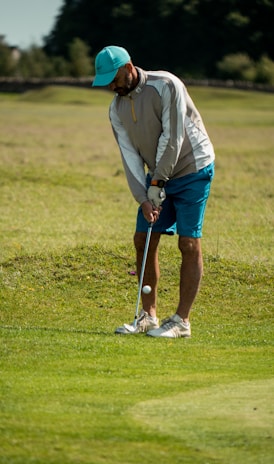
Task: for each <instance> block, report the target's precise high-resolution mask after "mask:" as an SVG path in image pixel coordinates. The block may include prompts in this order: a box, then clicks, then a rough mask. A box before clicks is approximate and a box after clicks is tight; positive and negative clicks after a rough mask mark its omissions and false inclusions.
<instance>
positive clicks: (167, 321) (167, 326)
mask: <svg viewBox="0 0 274 464" xmlns="http://www.w3.org/2000/svg"><path fill="white" fill-rule="evenodd" d="M175 325H177V322H175V321H173V319H172V318H171V317H168V318H167V319H164V320H163V322H162V324H161V326H162V327H163V326H165V329H171V328H172V327H174V326H175Z"/></svg>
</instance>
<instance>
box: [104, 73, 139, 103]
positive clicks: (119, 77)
mask: <svg viewBox="0 0 274 464" xmlns="http://www.w3.org/2000/svg"><path fill="white" fill-rule="evenodd" d="M132 81H133V76H132V73H131V72H129V71H128V69H127V67H126V66H123V67H122V68H120V69H119V70H118V72H117V74H116V76H115V78H114V79H113V81H112V82H111V83H110V84H109V85H108V87H109V89H110V90H112V91H113V92H115V93H118V95H120V96H121V97H124V96H125V95H128V94H129V93H130V92H131V90H133V88H134V87H133V85H132Z"/></svg>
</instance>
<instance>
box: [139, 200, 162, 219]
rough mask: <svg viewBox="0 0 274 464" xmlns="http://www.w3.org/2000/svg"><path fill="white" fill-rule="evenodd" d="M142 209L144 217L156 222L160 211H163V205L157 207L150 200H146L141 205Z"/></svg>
mask: <svg viewBox="0 0 274 464" xmlns="http://www.w3.org/2000/svg"><path fill="white" fill-rule="evenodd" d="M141 207H142V211H143V215H144V218H145V219H146V220H147V222H153V223H154V222H156V221H157V219H158V218H159V215H160V212H161V209H162V208H161V207H159V208H155V207H154V206H153V205H152V204H151V202H150V201H144V203H142V205H141Z"/></svg>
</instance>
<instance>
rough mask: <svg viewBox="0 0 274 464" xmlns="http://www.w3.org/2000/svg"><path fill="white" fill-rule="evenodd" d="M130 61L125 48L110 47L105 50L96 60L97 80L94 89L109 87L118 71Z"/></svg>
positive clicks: (93, 84) (93, 85) (94, 82)
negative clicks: (96, 87)
mask: <svg viewBox="0 0 274 464" xmlns="http://www.w3.org/2000/svg"><path fill="white" fill-rule="evenodd" d="M130 60H131V58H130V56H129V54H128V52H127V51H126V49H125V48H123V47H117V46H116V45H110V46H109V47H105V48H103V50H101V51H100V52H99V53H98V55H97V56H96V58H95V79H94V81H93V83H92V87H95V86H105V85H109V84H110V83H111V82H112V81H113V79H114V78H115V76H116V74H117V72H118V69H119V68H120V67H121V66H124V65H125V64H126V63H128V62H129V61H130Z"/></svg>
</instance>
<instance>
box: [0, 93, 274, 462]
mask: <svg viewBox="0 0 274 464" xmlns="http://www.w3.org/2000/svg"><path fill="white" fill-rule="evenodd" d="M189 90H190V93H191V95H193V97H194V99H195V101H196V102H197V104H198V106H199V109H200V110H201V113H202V115H203V117H204V119H205V122H206V126H207V128H208V131H209V133H210V135H211V137H212V140H213V142H214V146H215V148H216V155H217V159H216V178H215V180H214V183H213V186H212V193H211V197H210V200H209V203H208V209H207V215H206V222H205V228H204V238H203V249H204V268H205V269H204V278H203V282H202V286H201V290H200V293H199V295H198V298H197V300H196V302H195V307H194V309H193V312H192V331H193V337H192V338H191V339H189V340H181V339H179V340H157V339H150V338H148V337H146V336H132V337H121V336H116V335H114V333H113V331H114V329H115V327H116V326H118V325H120V324H122V323H123V322H125V321H128V322H129V321H130V320H131V319H132V317H133V313H134V309H135V302H136V297H137V280H136V277H134V276H132V275H130V273H129V272H130V271H131V270H133V269H135V256H134V248H133V243H132V235H133V232H134V227H135V210H136V205H135V202H134V200H132V198H131V196H130V194H129V192H128V187H127V184H126V181H125V178H124V175H123V171H122V166H121V161H120V156H119V152H118V149H117V147H116V145H115V141H114V139H113V135H112V132H111V129H110V127H109V123H108V117H107V112H108V103H109V102H110V99H111V95H110V94H109V93H105V92H100V91H93V90H90V91H89V90H83V89H77V90H75V89H69V88H46V89H43V90H41V91H39V92H29V93H26V94H24V95H19V96H14V95H0V105H1V106H0V195H1V202H0V292H1V294H0V297H1V301H0V305H1V306H0V336H1V342H0V373H1V374H0V450H1V452H0V463H1V464H2V463H8V464H10V463H11V464H21V463H22V464H23V463H24V464H26V463H37V464H38V463H39V464H51V463H56V464H57V463H58V464H59V463H68V464H69V463H71V464H72V463H73V464H74V463H76V462H77V463H86V464H101V463H106V464H107V463H109V462H111V461H112V462H119V463H125V464H131V463H132V464H135V463H136V464H139V463H140V462H145V463H155V462H158V463H161V464H165V463H171V462H176V463H191V464H193V463H195V464H206V463H209V464H213V463H214V464H216V463H220V464H224V463H225V464H226V463H228V464H238V463H239V464H241V463H242V462H246V463H248V464H249V463H254V464H270V463H272V461H273V453H274V444H273V437H274V420H273V416H274V410H273V404H274V402H273V351H274V350H273V339H274V337H273V335H274V334H273V193H274V192H273V173H274V168H273V155H272V154H273V148H274V133H273V124H274V110H273V108H274V96H273V95H269V94H263V93H262V94H261V93H255V92H241V91H233V90H229V91H227V90H221V89H205V88H190V89H189ZM160 260H161V281H160V289H159V316H160V318H164V317H166V316H167V315H170V314H171V312H173V311H174V309H175V307H176V302H177V296H178V278H179V266H180V257H179V253H178V251H177V240H176V238H170V237H163V239H162V243H161V247H160Z"/></svg>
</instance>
